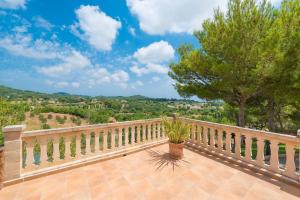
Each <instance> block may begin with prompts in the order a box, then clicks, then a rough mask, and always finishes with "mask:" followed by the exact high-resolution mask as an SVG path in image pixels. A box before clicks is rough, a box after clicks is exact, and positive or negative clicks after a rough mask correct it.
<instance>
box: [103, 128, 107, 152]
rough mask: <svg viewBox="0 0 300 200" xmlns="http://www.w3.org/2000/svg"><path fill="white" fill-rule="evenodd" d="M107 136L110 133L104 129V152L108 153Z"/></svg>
mask: <svg viewBox="0 0 300 200" xmlns="http://www.w3.org/2000/svg"><path fill="white" fill-rule="evenodd" d="M107 134H108V131H107V129H104V130H103V151H106V150H107V148H108V146H107Z"/></svg>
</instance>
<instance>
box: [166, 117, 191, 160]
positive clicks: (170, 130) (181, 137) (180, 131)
mask: <svg viewBox="0 0 300 200" xmlns="http://www.w3.org/2000/svg"><path fill="white" fill-rule="evenodd" d="M163 125H164V129H165V134H166V135H167V136H168V138H169V153H170V156H171V157H173V158H175V159H181V158H182V157H183V144H184V141H185V140H187V139H188V138H189V136H190V125H189V124H187V123H185V122H183V121H181V120H179V119H177V118H176V117H174V118H173V119H172V120H170V119H167V118H163Z"/></svg>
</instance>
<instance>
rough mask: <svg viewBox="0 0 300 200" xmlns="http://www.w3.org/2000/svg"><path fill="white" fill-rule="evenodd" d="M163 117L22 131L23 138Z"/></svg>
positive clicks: (140, 122)
mask: <svg viewBox="0 0 300 200" xmlns="http://www.w3.org/2000/svg"><path fill="white" fill-rule="evenodd" d="M160 121H161V118H154V119H143V120H135V121H124V122H114V123H103V124H92V125H84V126H75V127H66V128H54V129H46V130H34V131H24V132H22V136H21V137H22V138H27V137H36V136H42V135H43V136H44V135H51V134H62V133H70V132H79V131H87V130H95V129H102V128H114V127H120V126H125V127H126V126H131V125H141V124H144V123H149V122H160Z"/></svg>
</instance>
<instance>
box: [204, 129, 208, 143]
mask: <svg viewBox="0 0 300 200" xmlns="http://www.w3.org/2000/svg"><path fill="white" fill-rule="evenodd" d="M207 142H208V141H207V127H205V126H203V145H204V147H207V146H208V143H207Z"/></svg>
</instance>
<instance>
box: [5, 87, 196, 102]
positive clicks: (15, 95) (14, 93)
mask: <svg viewBox="0 0 300 200" xmlns="http://www.w3.org/2000/svg"><path fill="white" fill-rule="evenodd" d="M0 97H4V98H9V99H28V98H43V99H50V98H59V99H65V98H67V99H76V101H80V99H81V100H82V99H91V98H92V97H91V96H85V95H73V94H69V93H66V92H56V93H53V94H48V93H41V92H34V91H29V90H20V89H14V88H10V87H6V86H1V85H0ZM93 98H96V99H100V100H101V99H119V100H151V101H174V102H175V101H176V102H181V101H182V102H196V101H194V100H188V99H173V98H171V99H168V98H151V97H146V96H143V95H133V96H128V97H125V96H97V97H93Z"/></svg>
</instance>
